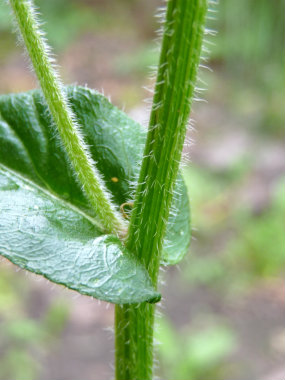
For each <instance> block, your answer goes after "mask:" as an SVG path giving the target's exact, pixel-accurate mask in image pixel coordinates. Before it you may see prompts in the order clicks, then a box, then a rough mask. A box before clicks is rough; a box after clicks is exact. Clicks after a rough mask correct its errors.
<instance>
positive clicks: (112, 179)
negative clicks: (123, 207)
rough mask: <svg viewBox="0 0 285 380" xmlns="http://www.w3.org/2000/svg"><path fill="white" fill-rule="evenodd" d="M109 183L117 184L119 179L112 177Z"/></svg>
mask: <svg viewBox="0 0 285 380" xmlns="http://www.w3.org/2000/svg"><path fill="white" fill-rule="evenodd" d="M111 181H112V182H115V183H117V182H119V178H117V177H112V178H111Z"/></svg>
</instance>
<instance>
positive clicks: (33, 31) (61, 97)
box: [10, 0, 126, 233]
mask: <svg viewBox="0 0 285 380" xmlns="http://www.w3.org/2000/svg"><path fill="white" fill-rule="evenodd" d="M10 4H11V7H12V9H13V11H14V14H15V17H16V20H17V24H18V27H19V30H20V33H21V35H22V38H23V40H24V43H25V46H26V48H27V50H28V53H29V56H30V58H31V61H32V64H33V67H34V70H35V72H36V75H37V77H38V79H39V82H40V84H41V87H42V90H43V94H44V96H45V98H46V101H47V103H48V106H49V109H50V112H51V114H52V116H53V118H54V120H55V123H56V125H57V127H58V131H59V134H60V137H61V140H62V142H63V145H64V147H65V149H66V152H67V154H68V157H69V159H70V161H71V163H72V165H73V167H74V169H75V173H76V174H77V177H78V179H79V182H80V183H81V185H82V187H83V189H84V191H85V194H86V196H87V197H88V199H89V201H90V203H91V205H92V206H93V208H94V210H95V212H96V215H97V216H98V218H99V220H100V222H101V224H102V226H103V228H104V229H105V231H106V232H108V233H123V231H124V230H125V229H126V227H125V224H124V221H123V219H122V218H121V216H120V214H119V213H118V212H117V211H116V209H115V207H114V205H113V204H112V203H111V197H110V194H109V192H108V190H107V189H106V187H105V184H104V182H103V180H102V178H101V175H100V173H99V171H98V170H97V168H96V166H95V162H94V161H93V160H92V158H91V155H90V153H89V151H88V148H87V146H86V145H85V144H84V141H83V138H82V136H81V133H80V129H79V126H78V124H77V122H76V119H75V116H74V114H73V112H72V110H71V108H70V107H69V105H68V100H67V97H66V95H65V92H64V89H63V85H62V84H61V81H60V79H59V76H58V74H57V72H56V70H55V68H54V65H53V61H54V59H53V58H50V48H49V46H48V45H47V43H46V41H45V38H44V34H43V32H42V31H41V30H40V28H39V23H38V21H37V18H36V14H35V11H34V7H33V3H32V1H31V0H10Z"/></svg>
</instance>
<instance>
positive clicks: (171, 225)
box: [162, 175, 191, 265]
mask: <svg viewBox="0 0 285 380" xmlns="http://www.w3.org/2000/svg"><path fill="white" fill-rule="evenodd" d="M174 193H175V194H179V195H174V200H173V202H172V207H171V209H170V215H169V218H168V224H167V230H166V238H165V242H164V249H163V255H162V264H164V265H174V264H177V263H179V261H181V260H182V259H183V257H184V256H185V255H186V253H187V252H188V250H189V245H190V238H191V227H190V206H189V200H188V194H187V187H186V185H185V183H184V180H183V178H182V176H181V175H179V176H178V179H177V182H176V187H175V191H174Z"/></svg>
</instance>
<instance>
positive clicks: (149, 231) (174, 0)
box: [115, 0, 207, 380]
mask: <svg viewBox="0 0 285 380" xmlns="http://www.w3.org/2000/svg"><path fill="white" fill-rule="evenodd" d="M206 10H207V1H206V0H186V1H185V0H169V1H168V3H167V11H166V20H165V24H164V33H163V40H162V49H161V54H160V63H159V68H158V74H157V81H156V86H155V94H154V99H153V106H152V112H151V117H150V123H149V131H148V135H147V141H146V146H145V151H144V158H143V161H142V166H141V170H140V176H139V181H138V186H137V190H136V196H135V203H134V209H133V212H132V216H131V221H130V226H129V235H128V239H127V242H126V245H127V247H128V249H129V250H130V251H131V252H134V254H136V255H137V257H139V258H140V260H141V261H142V262H143V263H144V265H145V266H146V268H147V269H148V271H149V274H150V276H151V279H152V281H153V284H154V286H156V285H157V277H158V271H159V265H160V255H161V249H162V244H163V238H164V234H165V229H166V223H167V219H168V215H169V209H170V206H171V202H172V197H173V189H174V185H175V181H176V178H177V173H178V169H179V163H180V159H181V153H182V148H183V143H184V139H185V134H186V124H187V120H188V117H189V113H190V107H191V100H192V98H193V92H194V84H195V81H196V76H197V70H198V65H199V61H200V53H201V46H202V40H203V32H204V24H205V15H206ZM154 311H155V309H154V305H150V304H146V303H143V304H139V305H125V306H116V311H115V339H116V342H115V344H116V357H115V360H116V380H151V379H152V367H153V324H154Z"/></svg>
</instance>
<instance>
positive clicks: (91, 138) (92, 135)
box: [0, 87, 190, 303]
mask: <svg viewBox="0 0 285 380" xmlns="http://www.w3.org/2000/svg"><path fill="white" fill-rule="evenodd" d="M66 91H67V95H68V98H69V101H70V104H71V106H72V108H73V110H74V112H75V113H76V115H77V118H78V120H79V123H80V125H81V126H82V134H83V137H84V140H85V141H86V143H87V144H88V145H89V147H90V151H91V154H92V156H93V158H94V160H95V161H96V162H97V167H98V169H99V170H100V172H101V174H102V176H103V178H104V180H105V183H106V186H107V187H108V189H109V190H110V192H111V193H112V194H113V200H114V202H115V204H117V206H118V208H119V206H120V205H121V204H123V203H125V202H128V201H130V200H132V194H133V190H134V188H133V184H134V183H135V180H136V177H137V175H138V170H139V163H140V160H141V157H142V150H143V146H144V141H145V138H146V130H145V129H144V128H143V127H142V126H141V125H139V124H138V123H136V122H134V121H133V120H131V119H130V118H129V117H128V116H127V115H125V114H124V113H123V112H121V111H119V110H118V109H117V108H116V107H114V106H113V105H112V104H111V103H110V102H108V100H107V99H106V98H104V97H103V96H102V95H100V94H98V93H97V92H95V91H93V90H90V89H88V88H83V87H68V88H67V89H66ZM0 164H2V170H5V171H7V170H12V172H13V173H16V175H18V176H20V179H21V181H26V180H28V181H29V183H30V184H33V186H34V187H36V188H37V189H39V191H40V192H41V193H40V194H46V196H47V195H48V196H50V197H51V198H52V199H54V197H56V199H57V202H58V205H59V204H60V205H61V206H62V207H65V208H66V207H67V208H69V209H71V210H73V211H74V210H75V214H74V215H77V216H74V217H73V219H74V218H76V217H78V218H84V220H85V223H91V224H90V226H91V225H93V228H94V232H93V235H92V236H93V238H94V236H96V234H97V236H98V238H99V236H101V235H102V233H101V232H100V228H99V227H98V226H97V227H95V225H96V222H95V221H96V215H94V212H93V210H92V209H91V207H90V205H89V203H88V200H87V199H86V197H85V195H84V193H83V192H82V189H81V186H80V184H78V182H77V180H76V179H75V175H74V172H73V169H72V167H71V165H70V163H69V161H68V158H67V156H66V154H65V151H64V149H63V147H62V144H61V141H60V138H59V136H58V134H57V131H56V128H55V126H54V125H53V124H52V120H51V117H50V115H49V112H48V109H47V106H46V103H45V100H44V98H43V96H42V93H41V91H39V90H35V91H30V92H27V93H23V94H12V95H3V96H0ZM3 168H4V169H3ZM9 176H10V174H9ZM9 178H10V177H9ZM18 180H19V179H17V181H18ZM176 187H177V189H176V193H177V192H178V193H179V194H180V195H179V196H176V197H175V200H174V202H173V210H176V211H175V212H172V214H171V216H170V218H169V223H168V227H167V236H166V240H165V245H164V254H163V263H165V264H175V263H176V262H178V261H179V260H180V259H181V258H182V257H183V256H184V255H185V253H186V252H187V250H188V246H189V241H190V221H189V205H188V197H187V192H186V188H185V184H184V183H183V180H182V179H181V178H180V179H179V180H178V183H177V186H176ZM29 188H32V186H31V185H29ZM2 191H3V190H2ZM2 191H1V194H0V196H1V198H2ZM11 191H12V190H9V191H8V193H9V194H10V195H9V196H8V198H9V197H12V194H13V191H12V193H11ZM19 196H20V195H19ZM21 196H23V197H26V198H27V199H28V198H29V197H31V198H32V195H31V194H30V193H29V192H25V193H21ZM29 202H30V201H28V200H27V203H29ZM58 207H59V206H58ZM29 210H30V209H29ZM6 212H7V211H6ZM11 212H12V211H11ZM14 212H15V213H16V212H17V211H16V210H14ZM32 219H33V218H29V217H27V220H29V221H31V220H32ZM55 219H56V218H55ZM60 219H61V223H60V225H62V222H63V220H64V219H66V218H65V217H64V216H62V217H61V218H60ZM3 220H5V216H4V215H3V211H1V225H2V223H3ZM80 220H81V219H80ZM82 220H83V219H82ZM64 223H66V225H67V226H68V225H69V224H68V221H67V220H65V222H64ZM53 226H54V228H56V227H57V224H56V223H55V221H54V222H53ZM35 228H36V226H35ZM90 228H91V227H90ZM95 229H96V231H97V232H96V233H95ZM53 234H56V230H55V231H53ZM86 234H87V233H86ZM83 235H84V233H83V232H82V236H83ZM28 236H30V235H29V234H27V235H26V239H28ZM82 236H81V237H82ZM86 236H89V235H88V234H87V235H86ZM34 238H35V237H34V236H30V239H34ZM22 239H23V237H22ZM66 239H67V237H66ZM68 239H71V240H70V241H72V235H69V237H68ZM112 239H113V238H112ZM7 240H8V239H7V237H6V236H4V234H3V233H1V236H0V246H2V245H3V242H4V241H7ZM83 240H84V239H83ZM12 241H13V240H12ZM95 241H96V239H95ZM100 241H101V240H100ZM104 241H105V240H104ZM112 241H113V240H112ZM114 241H115V240H114ZM116 241H117V240H116ZM9 244H10V252H13V251H14V248H13V246H12V243H11V242H10V243H9ZM29 244H30V243H29ZM114 244H115V243H114ZM116 244H117V245H118V244H119V242H118V241H117V243H116ZM118 246H119V245H118ZM120 247H121V246H120ZM34 249H36V247H35V248H34ZM122 249H123V248H120V250H122ZM97 250H98V252H97V254H98V257H99V253H100V252H101V251H102V250H101V251H100V249H99V248H97ZM57 251H58V256H59V257H60V251H59V250H57ZM95 251H96V249H95V248H94V252H95ZM34 252H36V251H34ZM41 252H42V251H41V250H40V249H38V252H37V255H38V257H39V258H41V259H42V260H43V258H42V257H41V256H42V253H41ZM126 256H127V255H126ZM128 257H129V256H128ZM10 259H11V261H13V258H12V256H11V255H10ZM39 262H40V260H39ZM133 263H135V262H134V259H133ZM18 265H20V264H19V262H18ZM25 265H26V264H25ZM53 265H54V264H53ZM58 265H60V264H58ZM22 266H23V265H22ZM26 266H27V265H26ZM74 270H75V268H74ZM38 272H40V270H38ZM42 274H45V273H42ZM49 278H51V276H50V277H49ZM51 279H52V278H51ZM52 280H53V281H56V282H61V283H64V282H63V281H58V280H55V279H52ZM65 284H66V285H68V286H70V284H67V283H65ZM147 286H148V285H146V288H147ZM70 287H72V286H70ZM74 287H75V286H73V288H74ZM75 288H76V287H75ZM96 289H97V290H98V287H97V288H96ZM133 289H135V287H134V288H133ZM77 290H79V291H80V292H83V291H82V290H80V288H79V289H78V288H77ZM141 292H143V287H142V289H141ZM148 292H149V290H147V291H146V294H147V293H148ZM90 294H91V293H90ZM94 294H95V293H93V295H94ZM102 294H103V293H102ZM102 294H101V295H100V296H98V295H97V296H96V295H95V296H96V297H98V298H102V299H103V296H102ZM132 294H133V293H132ZM146 297H147V296H146ZM154 297H156V295H155V296H154ZM134 298H135V297H134ZM104 299H107V296H106V297H105V298H104ZM108 300H110V299H108ZM112 302H116V301H112ZM120 302H122V303H123V302H131V301H130V299H128V300H126V301H124V300H123V298H122V297H121V298H120ZM133 302H136V301H133Z"/></svg>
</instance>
